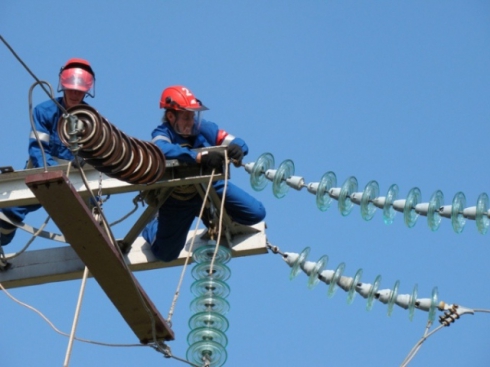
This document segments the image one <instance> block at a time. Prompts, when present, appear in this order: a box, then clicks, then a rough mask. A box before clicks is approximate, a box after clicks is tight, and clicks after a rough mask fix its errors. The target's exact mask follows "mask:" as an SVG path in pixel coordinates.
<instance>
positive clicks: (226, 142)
mask: <svg viewBox="0 0 490 367" xmlns="http://www.w3.org/2000/svg"><path fill="white" fill-rule="evenodd" d="M234 139H235V137H234V136H233V135H231V134H228V135H226V138H224V140H223V143H221V145H230V143H231V142H232V141H233V140H234Z"/></svg>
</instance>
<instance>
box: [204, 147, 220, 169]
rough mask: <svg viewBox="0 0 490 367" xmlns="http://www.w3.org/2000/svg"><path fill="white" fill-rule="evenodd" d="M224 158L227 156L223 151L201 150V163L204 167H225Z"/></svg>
mask: <svg viewBox="0 0 490 367" xmlns="http://www.w3.org/2000/svg"><path fill="white" fill-rule="evenodd" d="M224 160H225V156H224V155H223V153H222V152H218V151H215V150H212V151H204V152H201V164H202V165H203V166H204V167H209V168H221V167H223V162H224Z"/></svg>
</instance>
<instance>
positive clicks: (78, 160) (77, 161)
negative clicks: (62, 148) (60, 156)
mask: <svg viewBox="0 0 490 367" xmlns="http://www.w3.org/2000/svg"><path fill="white" fill-rule="evenodd" d="M71 165H72V166H73V167H75V168H82V167H83V166H85V160H83V159H82V158H80V157H75V158H73V159H72V160H71Z"/></svg>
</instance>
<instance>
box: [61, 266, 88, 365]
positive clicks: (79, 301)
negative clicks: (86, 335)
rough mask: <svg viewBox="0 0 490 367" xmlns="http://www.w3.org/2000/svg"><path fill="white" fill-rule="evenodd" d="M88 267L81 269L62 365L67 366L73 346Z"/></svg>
mask: <svg viewBox="0 0 490 367" xmlns="http://www.w3.org/2000/svg"><path fill="white" fill-rule="evenodd" d="M87 277H88V268H87V267H85V269H84V270H83V278H82V284H81V286H80V293H79V295H78V302H77V307H76V309H75V316H74V317H73V325H72V327H71V333H70V338H69V339H68V346H67V348H66V355H65V361H64V362H63V367H68V365H69V364H70V357H71V351H72V347H73V338H74V337H75V331H76V329H77V325H78V317H79V315H80V309H81V307H82V299H83V295H84V293H85V285H86V284H87Z"/></svg>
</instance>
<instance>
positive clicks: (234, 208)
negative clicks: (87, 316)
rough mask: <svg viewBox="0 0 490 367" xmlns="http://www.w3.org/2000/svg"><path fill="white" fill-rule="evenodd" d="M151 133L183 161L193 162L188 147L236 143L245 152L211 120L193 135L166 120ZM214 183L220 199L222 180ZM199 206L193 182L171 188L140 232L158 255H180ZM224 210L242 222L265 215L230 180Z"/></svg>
mask: <svg viewBox="0 0 490 367" xmlns="http://www.w3.org/2000/svg"><path fill="white" fill-rule="evenodd" d="M152 137H153V140H152V141H153V142H154V143H155V144H156V145H157V146H158V147H159V148H160V149H161V150H162V151H163V153H164V154H165V157H166V158H167V159H177V160H179V161H183V162H189V163H195V162H196V156H197V153H196V152H195V151H192V150H191V149H195V148H204V147H209V146H218V145H229V144H237V145H239V146H240V147H241V148H242V150H243V153H244V155H246V154H247V153H248V146H247V144H245V142H244V141H243V140H242V139H240V138H235V137H233V136H232V135H230V134H228V133H226V132H225V131H224V130H220V129H219V128H218V126H217V125H216V124H215V123H214V122H210V121H206V120H202V122H201V127H200V132H199V135H197V136H195V137H189V138H184V137H182V136H181V135H179V134H177V133H176V132H175V131H174V130H173V129H172V127H171V126H170V124H169V123H168V122H164V123H163V124H161V125H160V126H158V127H157V128H156V129H155V130H154V131H153V133H152ZM213 187H214V189H215V190H216V193H217V194H218V196H219V197H220V199H221V198H222V196H223V188H224V181H223V180H220V181H215V182H214V183H213ZM201 206H202V198H201V197H200V195H199V194H198V193H197V192H196V191H195V189H194V187H193V186H183V187H178V188H176V189H174V191H173V193H172V194H171V195H170V197H169V198H168V199H167V200H166V201H165V203H164V204H163V205H162V206H161V207H160V209H159V211H158V218H155V219H154V220H153V221H152V222H150V223H149V224H148V225H147V226H146V228H145V229H144V230H143V233H142V235H143V237H144V238H145V240H146V241H147V242H148V243H150V244H151V249H152V252H153V254H154V255H155V256H156V257H157V258H158V259H160V260H162V261H172V260H175V259H176V258H177V257H178V256H179V254H180V252H181V251H182V249H183V248H184V246H185V242H186V239H187V233H188V232H189V229H190V227H191V225H192V222H193V221H194V218H195V217H197V216H198V215H199V212H200V210H201ZM225 210H226V213H227V214H228V215H229V216H230V218H231V219H232V220H233V221H235V222H237V223H240V224H244V225H252V224H256V223H258V222H260V221H261V220H263V219H264V218H265V208H264V206H263V205H262V203H261V202H259V201H258V200H257V199H255V198H254V197H252V196H251V195H249V194H248V193H246V192H245V191H243V190H242V189H240V188H239V187H237V186H235V185H233V184H232V183H231V182H228V184H227V189H226V198H225Z"/></svg>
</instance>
